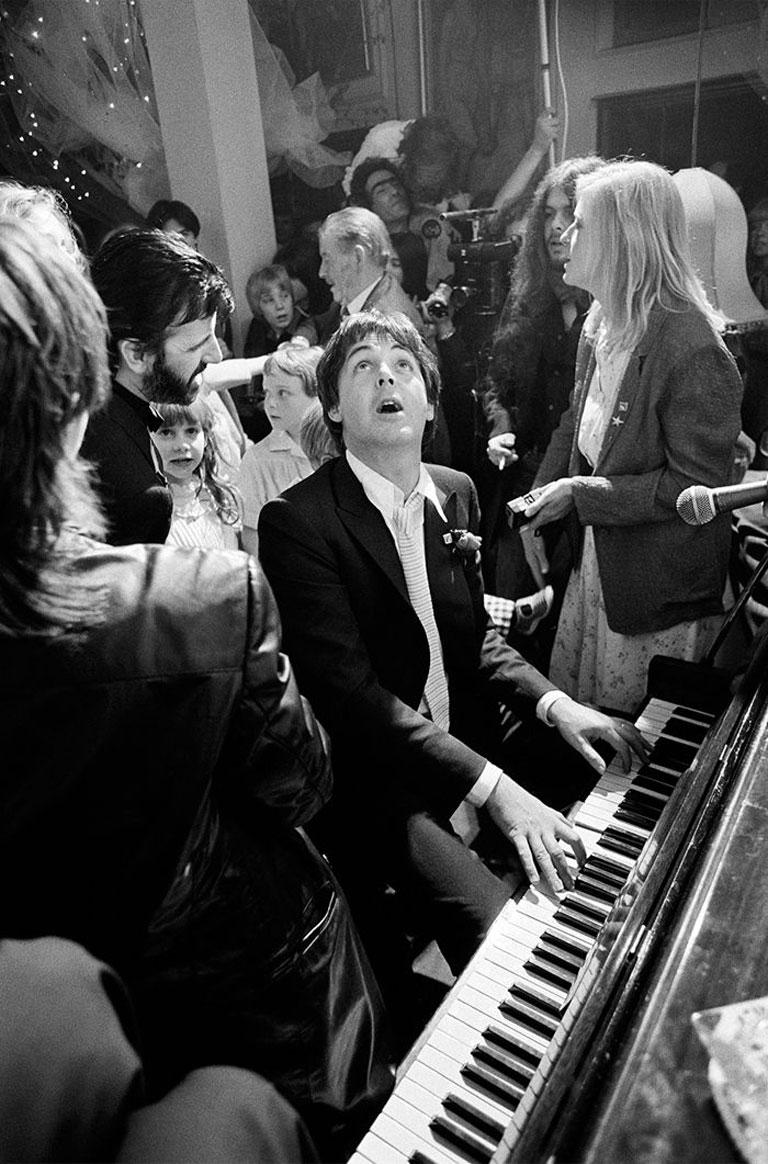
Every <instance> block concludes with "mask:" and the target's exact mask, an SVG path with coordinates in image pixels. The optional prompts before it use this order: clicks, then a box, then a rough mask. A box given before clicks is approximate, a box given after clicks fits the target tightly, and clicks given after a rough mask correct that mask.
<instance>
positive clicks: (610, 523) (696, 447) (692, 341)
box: [535, 308, 742, 635]
mask: <svg viewBox="0 0 768 1164" xmlns="http://www.w3.org/2000/svg"><path fill="white" fill-rule="evenodd" d="M594 369H595V352H594V343H593V341H592V340H591V338H590V337H589V336H587V335H586V334H585V333H584V332H583V331H582V334H581V340H580V342H579V351H578V357H577V361H576V378H575V385H574V390H573V399H572V402H571V406H570V407H569V408H568V410H567V411H566V412H565V413H564V414H563V417H562V420H561V422H560V426H559V428H558V429H557V430H556V431H555V433H554V435H553V436H552V439H551V441H550V443H549V447H548V449H547V452H546V454H545V456H544V459H543V461H542V464H541V467H540V469H539V472H538V474H537V476H536V481H535V484H536V485H543V484H545V483H546V482H548V481H554V480H557V479H558V478H560V477H579V478H580V480H579V482H578V483H577V484H576V485H575V488H574V496H573V499H574V504H575V512H574V513H572V514H571V515H570V528H571V535H572V538H573V539H574V541H575V542H576V543H580V535H581V530H582V527H583V526H585V525H591V526H593V527H594V535H595V550H596V553H597V562H598V568H599V570H600V581H601V584H602V589H603V597H604V599H605V610H606V615H607V618H608V625H609V626H610V627H611V629H612V630H614V631H616V632H617V633H619V634H626V635H633V634H644V633H646V632H649V631H657V630H664V629H665V628H666V627H670V626H675V625H676V624H677V623H679V622H685V621H687V620H688V619H694V618H702V617H704V616H705V615H709V614H717V613H718V612H719V611H721V610H722V595H723V587H724V586H725V578H726V572H727V569H728V559H729V551H730V538H731V534H730V521H729V519H728V516H727V515H721V516H720V517H717V518H715V520H714V521H712V522H710V524H709V525H705V526H689V525H686V524H685V522H683V521H682V519H681V518H680V517H679V516H678V514H677V511H676V508H675V503H676V501H677V498H678V496H679V495H680V493H681V492H682V491H683V489H686V488H687V487H688V486H689V485H695V484H699V483H700V484H703V485H709V486H717V485H727V484H730V481H731V473H732V471H733V458H734V446H735V443H736V437H737V436H738V434H739V429H740V427H741V414H740V408H741V394H742V385H741V378H740V376H739V373H738V370H737V368H736V364H735V362H734V360H733V357H732V356H731V355H730V353H729V352H728V350H727V349H726V347H725V344H723V342H722V341H721V340H720V338H719V337H718V336H717V335H715V333H714V331H713V330H712V328H711V326H710V324H709V323H708V321H707V320H706V319H705V318H704V316H703V315H702V314H701V312H699V311H686V312H672V311H664V310H662V309H661V308H656V309H655V310H654V311H653V312H652V314H651V318H650V321H649V324H648V330H647V331H646V334H645V335H644V336H643V338H642V340H641V341H640V343H639V344H638V346H637V348H636V349H635V351H634V352H633V353H632V356H631V358H630V361H629V364H628V366H627V370H626V372H625V373H624V378H623V380H622V382H621V385H620V386H619V391H618V393H617V397H616V403H615V406H614V414H613V416H612V418H611V422H610V423H609V425H608V429H607V432H606V435H605V438H604V440H603V444H602V447H601V449H600V456H599V458H598V462H597V464H596V465H595V470H594V473H592V471H591V469H590V467H589V465H588V463H587V462H586V460H585V459H584V457H582V455H581V453H580V452H579V449H578V445H577V434H578V431H579V425H580V423H581V417H582V414H583V411H584V404H585V401H586V398H587V393H588V391H589V385H590V381H591V379H592V374H593V372H594ZM578 548H580V544H579V546H578ZM577 552H578V549H577Z"/></svg>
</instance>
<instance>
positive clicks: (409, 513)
mask: <svg viewBox="0 0 768 1164" xmlns="http://www.w3.org/2000/svg"><path fill="white" fill-rule="evenodd" d="M393 521H394V525H395V531H396V535H397V549H398V553H399V555H400V561H401V563H402V566H403V574H404V575H405V584H406V586H407V587H408V597H409V598H410V600H411V606H412V607H413V609H414V611H415V612H416V614H417V615H418V617H419V621H420V622H421V625H422V626H423V627H424V631H425V633H426V636H427V642H428V643H429V672H428V674H427V682H426V685H425V687H424V699H425V700H426V703H427V707H428V708H429V714H430V715H431V717H432V721H433V723H436V724H437V726H438V727H441V728H443V729H444V730H445V731H447V730H448V724H449V721H450V708H449V702H448V682H447V680H446V677H445V667H444V665H443V649H442V646H441V644H440V633H439V631H438V629H437V623H436V622H435V612H434V608H433V606H432V595H431V593H430V590H429V578H428V577H427V560H426V555H425V553H424V532H423V529H424V495H423V494H422V493H419V492H418V491H416V490H414V492H413V493H412V494H411V496H410V497H409V498H408V500H407V501H406V503H405V505H396V506H395V509H394V512H393Z"/></svg>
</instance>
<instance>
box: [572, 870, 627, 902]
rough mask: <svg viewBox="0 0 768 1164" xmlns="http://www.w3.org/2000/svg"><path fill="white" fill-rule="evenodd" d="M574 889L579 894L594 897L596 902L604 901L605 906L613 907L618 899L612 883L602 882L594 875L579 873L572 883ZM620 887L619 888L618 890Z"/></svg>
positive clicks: (601, 879)
mask: <svg viewBox="0 0 768 1164" xmlns="http://www.w3.org/2000/svg"><path fill="white" fill-rule="evenodd" d="M574 888H575V889H578V890H579V891H580V892H581V893H586V894H587V895H588V896H589V897H594V898H595V900H596V901H604V902H605V903H606V905H613V903H614V901H615V900H616V898H617V897H618V892H617V889H616V887H615V885H614V884H613V883H609V882H606V881H604V880H603V878H602V877H598V876H596V875H595V874H591V873H584V872H581V873H580V874H579V876H578V877H577V878H576V881H575V882H574ZM620 889H621V886H619V890H620Z"/></svg>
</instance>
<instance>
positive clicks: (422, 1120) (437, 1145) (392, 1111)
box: [374, 1085, 464, 1164]
mask: <svg viewBox="0 0 768 1164" xmlns="http://www.w3.org/2000/svg"><path fill="white" fill-rule="evenodd" d="M434 1115H437V1112H434V1113H433V1116H434ZM384 1116H386V1117H388V1118H387V1123H386V1125H385V1126H382V1127H381V1128H379V1127H378V1124H379V1121H380V1120H382V1117H384ZM433 1116H426V1115H425V1114H424V1113H423V1112H422V1111H420V1110H419V1109H418V1108H416V1107H414V1106H413V1104H412V1103H409V1102H407V1100H405V1099H403V1097H402V1096H401V1094H400V1087H399V1085H398V1089H397V1091H396V1092H395V1093H394V1095H392V1096H391V1098H390V1099H389V1101H388V1102H387V1106H386V1107H385V1109H384V1111H383V1112H382V1114H381V1115H380V1116H379V1118H378V1119H377V1121H376V1124H375V1125H374V1127H375V1128H376V1130H377V1133H378V1135H380V1136H381V1138H382V1140H384V1141H385V1142H386V1143H389V1144H391V1145H392V1147H393V1148H394V1149H395V1150H396V1151H400V1152H402V1153H403V1155H404V1156H405V1158H406V1159H408V1157H409V1156H410V1154H411V1152H413V1151H414V1149H415V1148H420V1149H421V1151H422V1152H424V1153H425V1154H426V1155H427V1156H429V1157H430V1159H432V1160H434V1161H435V1164H455V1162H456V1161H457V1160H463V1159H464V1158H463V1157H462V1156H461V1155H460V1154H459V1153H458V1152H454V1151H453V1150H452V1149H451V1147H450V1146H449V1145H448V1144H445V1143H443V1142H442V1141H441V1140H439V1139H437V1137H436V1136H435V1134H434V1132H433V1131H432V1130H431V1128H430V1126H429V1122H430V1119H432V1118H433Z"/></svg>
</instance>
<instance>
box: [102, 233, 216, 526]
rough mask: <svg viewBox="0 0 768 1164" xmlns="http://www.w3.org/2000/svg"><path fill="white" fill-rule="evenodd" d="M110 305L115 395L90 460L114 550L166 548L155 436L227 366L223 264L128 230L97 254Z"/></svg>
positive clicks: (170, 238) (167, 239)
mask: <svg viewBox="0 0 768 1164" xmlns="http://www.w3.org/2000/svg"><path fill="white" fill-rule="evenodd" d="M91 275H92V278H93V282H94V284H95V286H96V290H97V291H98V293H99V295H100V296H101V298H102V300H103V302H104V305H105V306H106V308H107V316H108V320H109V331H110V334H109V359H110V368H111V371H112V396H111V399H110V401H109V403H108V404H107V406H106V408H104V409H103V410H102V411H101V412H99V413H97V414H95V415H94V416H92V417H91V419H90V421H89V424H88V429H87V431H86V435H85V440H84V442H83V450H82V451H83V455H84V456H85V457H86V459H87V460H89V461H91V462H92V464H94V465H95V466H96V469H97V472H98V478H99V483H100V487H101V489H100V491H101V496H102V500H103V503H104V508H105V510H106V514H107V519H108V523H109V526H108V534H107V537H108V540H109V541H110V542H111V543H112V544H113V545H131V544H133V543H137V542H139V543H141V542H164V541H165V539H166V537H167V536H168V530H169V529H170V524H171V510H172V500H171V494H170V490H169V489H168V486H167V484H166V481H165V477H164V476H163V473H162V470H161V467H160V463H159V461H158V459H157V454H156V452H155V450H154V446H153V444H152V441H151V440H150V436H149V434H150V431H153V430H154V429H156V428H157V427H158V424H159V417H158V416H157V414H156V413H155V411H154V409H153V408H152V403H156V404H189V403H190V402H191V401H192V400H194V398H195V397H196V395H197V393H198V390H199V388H200V384H201V382H202V374H203V371H204V369H205V367H206V365H208V364H215V363H218V362H219V361H220V360H221V358H222V357H221V350H220V348H219V344H218V341H217V339H216V335H215V329H216V324H217V321H218V320H219V319H220V318H226V317H227V316H228V315H229V314H230V312H231V311H232V306H233V299H232V293H231V291H230V289H229V287H228V285H227V283H226V280H225V279H224V276H223V275H222V273H221V271H220V270H219V268H218V267H217V266H216V265H215V264H214V263H212V262H211V261H210V260H209V259H206V258H205V257H204V256H203V255H201V254H199V253H198V252H197V251H195V250H193V249H192V248H191V247H189V246H187V244H186V243H185V242H184V241H183V240H182V239H181V238H177V237H176V236H174V235H169V234H163V233H162V232H161V231H158V230H126V231H122V232H120V233H118V234H116V235H113V236H112V237H111V238H110V239H108V241H107V242H105V243H104V244H103V246H102V247H101V248H100V249H99V251H98V252H97V254H96V255H95V256H94V259H93V263H92V266H91Z"/></svg>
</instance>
